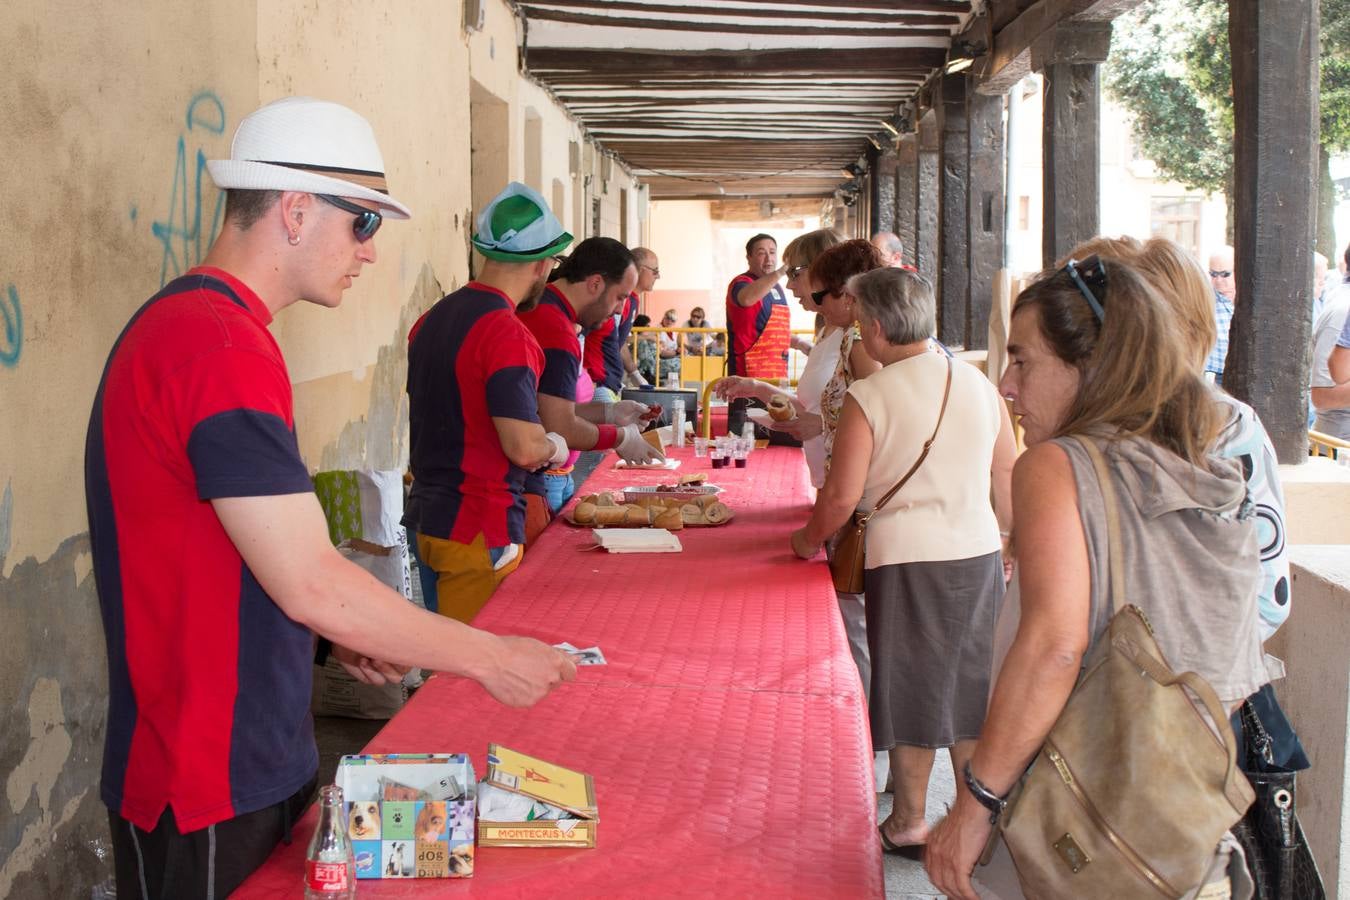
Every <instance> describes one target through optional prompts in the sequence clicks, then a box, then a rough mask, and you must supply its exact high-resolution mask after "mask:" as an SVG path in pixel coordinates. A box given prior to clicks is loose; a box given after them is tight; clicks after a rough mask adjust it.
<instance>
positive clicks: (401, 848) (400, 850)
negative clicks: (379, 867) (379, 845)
mask: <svg viewBox="0 0 1350 900" xmlns="http://www.w3.org/2000/svg"><path fill="white" fill-rule="evenodd" d="M384 846H385V854H384V858H385V864H384V877H385V878H412V877H413V853H412V851H411V850H410V849H408V842H407V841H391V842H388V843H386V844H385V845H384Z"/></svg>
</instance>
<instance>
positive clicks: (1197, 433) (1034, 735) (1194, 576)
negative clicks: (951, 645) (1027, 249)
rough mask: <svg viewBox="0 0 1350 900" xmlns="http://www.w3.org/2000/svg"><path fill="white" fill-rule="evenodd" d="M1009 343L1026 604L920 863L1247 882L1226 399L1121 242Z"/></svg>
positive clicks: (1253, 640)
mask: <svg viewBox="0 0 1350 900" xmlns="http://www.w3.org/2000/svg"><path fill="white" fill-rule="evenodd" d="M1008 351H1009V359H1010V365H1009V368H1008V371H1007V373H1006V374H1005V375H1004V377H1003V380H1002V382H1001V383H1000V389H1001V391H1002V392H1003V393H1004V394H1005V395H1006V396H1008V397H1009V398H1010V399H1011V400H1012V401H1013V412H1014V413H1016V414H1018V415H1020V416H1021V423H1022V426H1023V428H1024V430H1025V436H1026V444H1027V447H1028V449H1027V451H1026V453H1024V454H1023V455H1022V457H1021V458H1020V459H1019V460H1018V462H1017V466H1016V469H1015V471H1014V476H1013V509H1014V514H1015V516H1016V522H1017V526H1016V535H1015V543H1016V549H1017V560H1018V569H1017V576H1016V580H1017V587H1018V591H1017V593H1018V594H1019V597H1020V621H1019V622H1018V623H1017V630H1016V636H1015V638H1013V640H1012V642H1011V646H1010V647H1009V649H1008V653H1007V656H1006V658H1005V660H1004V661H1003V663H1002V667H1001V669H1000V670H999V674H998V677H997V680H996V682H995V685H994V690H993V694H992V697H991V699H990V704H989V711H988V716H987V719H986V721H985V725H984V731H983V733H982V735H981V737H980V740H979V742H978V744H977V745H976V747H975V751H974V753H973V755H972V756H971V758H970V760H969V763H968V765H967V766H966V767H965V768H964V770H963V771H962V773H961V774H960V776H959V777H958V779H957V798H956V802H955V804H954V805H953V807H952V808H951V810H950V812H949V814H948V816H947V818H946V819H945V820H944V821H943V822H942V823H940V824H939V825H938V826H937V828H936V829H935V830H934V832H933V834H932V837H931V839H930V842H929V847H928V852H927V855H926V857H925V864H926V867H927V869H928V873H929V877H930V878H932V880H933V882H934V883H935V884H936V885H937V886H938V888H939V889H941V890H942V891H944V892H945V893H946V894H948V895H949V896H951V897H954V898H960V900H973V898H976V897H997V898H1004V900H1009V898H1016V897H1021V896H1030V897H1036V898H1038V900H1040V898H1055V897H1065V898H1067V897H1087V896H1113V897H1174V898H1181V897H1185V898H1195V897H1200V898H1204V900H1210V898H1216V900H1217V898H1226V897H1230V896H1233V897H1247V896H1249V895H1250V886H1249V883H1248V882H1247V881H1246V879H1245V873H1244V872H1243V871H1242V870H1241V867H1240V866H1232V867H1230V865H1229V863H1230V852H1231V850H1232V848H1233V846H1234V845H1233V842H1232V840H1231V835H1229V834H1227V833H1226V830H1227V829H1228V828H1231V827H1232V825H1233V824H1234V823H1235V822H1236V821H1237V820H1238V819H1239V818H1240V817H1241V815H1242V813H1243V811H1244V810H1245V809H1246V807H1247V806H1248V805H1249V804H1250V802H1251V789H1250V786H1248V785H1247V784H1246V782H1245V779H1243V778H1242V776H1241V772H1240V771H1237V770H1236V766H1235V756H1236V742H1235V739H1234V736H1233V734H1232V730H1231V728H1229V726H1228V722H1227V714H1228V712H1229V711H1230V710H1231V709H1233V708H1234V707H1236V706H1237V705H1239V704H1240V703H1241V702H1242V700H1243V699H1244V698H1246V697H1247V696H1249V695H1250V694H1252V693H1254V692H1255V691H1256V690H1257V689H1258V688H1260V687H1261V686H1262V685H1263V684H1264V683H1265V682H1266V681H1267V675H1266V670H1265V666H1264V662H1263V658H1262V652H1261V641H1260V631H1259V626H1258V617H1257V604H1256V589H1257V583H1258V579H1259V558H1258V556H1259V555H1258V550H1257V546H1256V533H1255V523H1254V518H1253V513H1252V508H1251V505H1250V504H1249V503H1248V502H1247V491H1246V485H1245V484H1244V482H1243V473H1242V471H1241V467H1240V466H1238V465H1236V464H1234V463H1231V462H1226V461H1221V460H1218V459H1215V458H1213V457H1211V456H1210V451H1211V448H1212V447H1213V445H1214V442H1215V439H1216V438H1217V436H1218V434H1219V431H1220V428H1221V427H1222V425H1223V424H1224V421H1225V418H1226V416H1225V412H1224V410H1223V409H1222V407H1221V406H1220V405H1219V404H1218V403H1217V402H1216V401H1215V398H1214V396H1213V394H1212V393H1211V392H1210V390H1209V388H1208V387H1207V386H1206V384H1205V382H1204V380H1203V378H1201V377H1200V376H1199V374H1198V373H1197V372H1196V371H1195V368H1194V366H1193V365H1192V364H1191V361H1190V359H1189V355H1188V347H1187V344H1186V340H1185V337H1184V335H1183V334H1182V331H1181V329H1179V328H1178V327H1177V321H1176V318H1175V315H1174V314H1173V313H1172V311H1171V310H1170V309H1169V307H1168V305H1167V303H1166V302H1165V301H1164V300H1163V299H1162V298H1161V297H1160V296H1159V295H1158V294H1157V292H1156V291H1155V289H1154V287H1152V286H1151V285H1150V284H1149V282H1148V281H1147V280H1146V279H1145V278H1143V277H1142V276H1141V275H1140V274H1139V273H1137V272H1136V271H1134V269H1133V268H1131V267H1130V266H1128V265H1126V264H1124V263H1122V262H1120V261H1103V260H1099V259H1097V258H1096V257H1092V258H1090V259H1087V260H1084V261H1082V262H1081V263H1080V262H1077V261H1074V260H1070V261H1069V263H1068V264H1067V265H1066V266H1065V267H1064V268H1062V269H1058V270H1055V271H1052V272H1049V273H1047V274H1045V275H1043V276H1042V277H1041V278H1040V279H1039V280H1037V281H1036V282H1035V283H1034V284H1033V285H1032V286H1031V287H1029V288H1027V290H1025V291H1023V292H1022V294H1021V295H1020V296H1019V297H1018V299H1017V301H1016V303H1015V305H1014V308H1013V315H1012V327H1011V331H1010V334H1009V346H1008ZM1177 673H1181V674H1177ZM1131 692H1133V693H1131ZM1129 696H1139V697H1141V698H1145V699H1147V701H1148V702H1147V703H1145V702H1139V703H1134V704H1126V705H1122V704H1121V703H1120V700H1119V698H1121V697H1129ZM1085 698H1086V699H1085ZM1202 711H1203V712H1202ZM1150 740H1151V741H1153V742H1154V743H1153V745H1152V746H1151V747H1150V748H1149V752H1141V748H1142V747H1143V746H1144V745H1146V744H1148V743H1149V741H1150ZM1029 766H1030V769H1028V767H1029ZM1024 773H1025V775H1024ZM1014 789H1016V791H1014ZM1010 795H1011V796H1010ZM1065 821H1070V822H1072V823H1073V824H1071V825H1069V826H1065V825H1064V822H1065ZM996 826H997V827H998V828H999V830H1000V833H1001V839H1002V843H1001V844H1000V845H998V848H997V850H996V851H994V858H993V862H992V863H991V864H990V865H989V866H988V867H987V868H982V869H979V870H978V871H975V865H976V862H977V860H978V859H979V858H980V857H981V855H982V853H984V852H985V851H986V847H987V846H988V847H993V845H992V844H990V838H991V835H992V832H993V831H994V829H995V827H996ZM1052 833H1053V836H1052ZM1029 835H1030V836H1033V837H1034V838H1035V839H1034V840H1027V838H1028V836H1029ZM1009 856H1011V860H1010V859H1009ZM1239 857H1240V854H1239ZM1010 863H1011V864H1010ZM1014 867H1015V872H1014ZM973 871H974V877H975V879H976V880H977V881H978V882H980V885H981V889H980V890H979V891H977V890H976V888H975V886H974V885H973V883H972V872H973ZM1230 874H1232V875H1233V877H1232V878H1231V879H1230Z"/></svg>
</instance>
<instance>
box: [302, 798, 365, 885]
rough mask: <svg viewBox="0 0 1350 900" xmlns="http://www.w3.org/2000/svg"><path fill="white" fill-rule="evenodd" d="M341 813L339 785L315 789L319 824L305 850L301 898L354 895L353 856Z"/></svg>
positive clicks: (354, 872) (354, 874)
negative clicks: (303, 892)
mask: <svg viewBox="0 0 1350 900" xmlns="http://www.w3.org/2000/svg"><path fill="white" fill-rule="evenodd" d="M344 818H345V817H344V816H343V815H342V788H340V787H338V786H337V785H335V784H330V785H326V786H324V787H323V788H321V789H320V790H319V827H318V828H316V829H314V837H313V838H312V839H311V840H310V842H309V851H308V852H306V853H305V900H351V898H353V897H355V896H356V859H355V857H354V856H353V855H352V842H351V841H350V840H349V839H348V838H347V829H346V827H345V826H346V822H345V821H344Z"/></svg>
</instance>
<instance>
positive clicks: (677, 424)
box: [670, 397, 684, 447]
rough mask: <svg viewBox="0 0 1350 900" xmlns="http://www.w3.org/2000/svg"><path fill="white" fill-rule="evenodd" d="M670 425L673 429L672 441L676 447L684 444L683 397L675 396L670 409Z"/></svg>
mask: <svg viewBox="0 0 1350 900" xmlns="http://www.w3.org/2000/svg"><path fill="white" fill-rule="evenodd" d="M670 425H671V428H672V429H673V430H674V432H675V434H674V440H673V443H674V444H675V446H676V447H683V446H684V399H683V398H680V397H677V398H676V400H675V407H674V408H673V409H672V410H671V411H670Z"/></svg>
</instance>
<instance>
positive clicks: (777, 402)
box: [768, 394, 797, 422]
mask: <svg viewBox="0 0 1350 900" xmlns="http://www.w3.org/2000/svg"><path fill="white" fill-rule="evenodd" d="M768 405H769V417H770V418H772V419H773V420H774V421H775V422H786V421H787V420H788V419H795V418H797V408H796V407H795V406H793V405H792V401H791V400H789V399H788V398H786V397H784V396H783V395H782V394H774V395H773V396H772V397H770V398H769V404H768Z"/></svg>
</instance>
